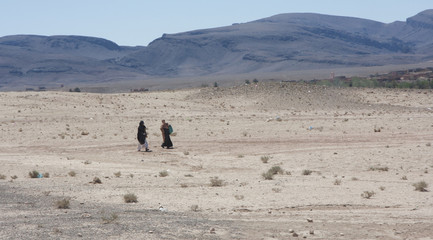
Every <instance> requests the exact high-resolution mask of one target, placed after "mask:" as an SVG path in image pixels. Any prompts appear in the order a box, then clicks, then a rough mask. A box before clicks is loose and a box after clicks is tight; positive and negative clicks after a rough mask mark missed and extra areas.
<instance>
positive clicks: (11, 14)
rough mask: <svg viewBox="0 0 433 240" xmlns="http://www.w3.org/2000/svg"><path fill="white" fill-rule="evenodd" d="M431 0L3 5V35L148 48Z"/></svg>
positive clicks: (31, 0) (385, 15) (98, 0)
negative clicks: (260, 23) (211, 31)
mask: <svg viewBox="0 0 433 240" xmlns="http://www.w3.org/2000/svg"><path fill="white" fill-rule="evenodd" d="M432 8H433V1H432V0H260V1H259V0H122V1H121V0H73V1H72V0H1V1H0V36H6V35H14V34H38V35H84V36H93V37H102V38H106V39H108V40H111V41H114V42H116V43H117V44H119V45H128V46H135V45H142V46H146V45H148V44H149V42H151V41H152V40H154V39H156V38H158V37H160V36H161V35H162V34H163V33H178V32H185V31H190V30H195V29H203V28H212V27H221V26H227V25H231V24H232V23H242V22H249V21H253V20H257V19H260V18H265V17H270V16H272V15H276V14H280V13H293V12H313V13H322V14H330V15H338V16H351V17H359V18H366V19H371V20H376V21H380V22H384V23H390V22H393V21H397V20H399V21H405V20H406V18H408V17H411V16H413V15H415V14H417V13H419V12H421V11H423V10H426V9H432Z"/></svg>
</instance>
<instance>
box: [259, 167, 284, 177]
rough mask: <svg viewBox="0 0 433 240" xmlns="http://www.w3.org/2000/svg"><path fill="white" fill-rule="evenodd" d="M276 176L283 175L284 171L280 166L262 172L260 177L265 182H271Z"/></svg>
mask: <svg viewBox="0 0 433 240" xmlns="http://www.w3.org/2000/svg"><path fill="white" fill-rule="evenodd" d="M277 174H284V170H283V169H282V168H281V167H280V166H273V167H271V168H270V169H269V170H268V171H267V172H264V173H263V174H262V177H263V178H264V179H265V180H272V179H274V175H277Z"/></svg>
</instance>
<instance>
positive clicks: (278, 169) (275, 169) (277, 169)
mask: <svg viewBox="0 0 433 240" xmlns="http://www.w3.org/2000/svg"><path fill="white" fill-rule="evenodd" d="M268 172H270V173H272V174H273V175H276V174H283V173H284V169H282V168H281V167H280V166H273V167H271V168H269V170H268Z"/></svg>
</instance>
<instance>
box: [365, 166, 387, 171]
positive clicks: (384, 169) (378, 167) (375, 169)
mask: <svg viewBox="0 0 433 240" xmlns="http://www.w3.org/2000/svg"><path fill="white" fill-rule="evenodd" d="M368 170H369V171H379V172H388V170H389V168H388V167H381V166H371V167H370V168H369V169H368Z"/></svg>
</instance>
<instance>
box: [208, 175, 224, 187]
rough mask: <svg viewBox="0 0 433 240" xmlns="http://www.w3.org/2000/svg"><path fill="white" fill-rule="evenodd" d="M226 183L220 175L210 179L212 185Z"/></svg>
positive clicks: (219, 185) (217, 185)
mask: <svg viewBox="0 0 433 240" xmlns="http://www.w3.org/2000/svg"><path fill="white" fill-rule="evenodd" d="M223 185H224V180H222V179H219V178H218V177H212V178H211V179H210V186H211V187H222V186H223Z"/></svg>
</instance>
